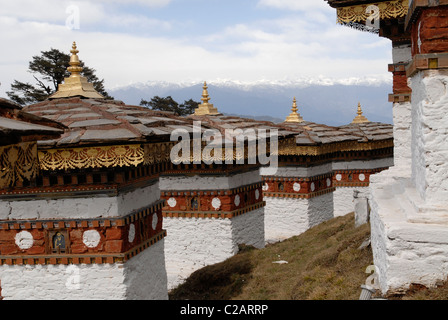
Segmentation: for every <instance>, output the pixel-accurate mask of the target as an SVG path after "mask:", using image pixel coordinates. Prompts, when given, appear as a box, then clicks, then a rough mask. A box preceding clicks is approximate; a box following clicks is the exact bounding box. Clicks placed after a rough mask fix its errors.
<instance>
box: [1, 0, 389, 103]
mask: <svg viewBox="0 0 448 320" xmlns="http://www.w3.org/2000/svg"><path fill="white" fill-rule="evenodd" d="M73 10H74V11H73ZM74 17H76V22H78V23H79V25H75V24H73V22H74V21H75V19H74ZM73 26H75V27H73ZM0 28H1V30H2V32H1V33H0V41H1V43H2V52H1V53H0V57H1V59H0V82H1V84H2V85H1V86H0V96H5V94H4V92H5V91H7V90H9V89H10V83H11V82H12V81H13V80H14V79H18V80H21V81H30V82H32V80H33V79H32V77H31V75H30V74H28V73H27V72H26V70H27V68H28V62H29V61H30V60H31V57H32V56H33V55H38V54H39V53H40V51H43V50H49V49H50V48H57V49H59V50H64V51H66V52H67V53H68V52H69V51H70V48H71V43H72V41H76V42H77V44H78V49H79V50H80V53H79V56H80V58H81V59H82V60H84V61H85V62H86V64H87V65H89V66H91V67H93V68H95V69H96V70H97V75H98V76H99V77H100V78H104V79H105V85H106V88H115V87H119V86H126V85H129V84H133V83H144V82H147V81H168V82H195V81H197V82H201V81H205V80H207V81H208V82H209V83H213V81H219V80H223V79H225V80H235V81H241V82H247V83H250V82H255V81H276V82H279V81H280V82H281V81H286V80H296V79H309V80H315V79H332V80H340V81H342V80H347V79H352V80H353V79H360V78H369V79H375V80H381V81H383V80H385V81H390V79H391V75H390V74H389V73H388V72H387V64H388V63H391V60H392V58H391V44H390V41H389V40H387V39H382V38H380V37H378V36H377V35H373V34H368V33H364V32H359V31H355V30H351V29H349V28H346V27H342V26H339V25H337V24H336V12H335V10H334V9H332V8H330V7H329V6H328V5H327V4H326V2H325V1H324V0H239V1H236V0H96V1H87V0H79V1H66V0H39V1H35V0H14V1H12V0H0Z"/></svg>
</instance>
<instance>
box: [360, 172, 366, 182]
mask: <svg viewBox="0 0 448 320" xmlns="http://www.w3.org/2000/svg"><path fill="white" fill-rule="evenodd" d="M364 180H366V176H365V175H364V174H363V173H361V174H360V175H359V181H364Z"/></svg>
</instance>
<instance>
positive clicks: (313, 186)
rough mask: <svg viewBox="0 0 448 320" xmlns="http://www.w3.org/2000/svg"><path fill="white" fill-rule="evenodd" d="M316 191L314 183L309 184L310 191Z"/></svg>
mask: <svg viewBox="0 0 448 320" xmlns="http://www.w3.org/2000/svg"><path fill="white" fill-rule="evenodd" d="M314 189H316V186H315V185H314V182H311V191H314Z"/></svg>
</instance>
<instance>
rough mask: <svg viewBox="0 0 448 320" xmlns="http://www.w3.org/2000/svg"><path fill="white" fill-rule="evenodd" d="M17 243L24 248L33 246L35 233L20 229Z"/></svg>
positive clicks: (16, 238) (16, 239) (16, 237)
mask: <svg viewBox="0 0 448 320" xmlns="http://www.w3.org/2000/svg"><path fill="white" fill-rule="evenodd" d="M15 241H16V245H17V246H18V247H19V248H20V249H23V250H26V249H29V248H31V247H32V246H33V243H34V239H33V235H32V234H31V233H29V232H28V231H20V232H19V233H17V234H16V236H15Z"/></svg>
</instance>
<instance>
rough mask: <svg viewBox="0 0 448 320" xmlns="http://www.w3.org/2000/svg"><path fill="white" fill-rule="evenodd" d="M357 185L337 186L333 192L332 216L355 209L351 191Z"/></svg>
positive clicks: (356, 188) (344, 213) (355, 188)
mask: <svg viewBox="0 0 448 320" xmlns="http://www.w3.org/2000/svg"><path fill="white" fill-rule="evenodd" d="M358 189H359V187H337V188H336V190H335V191H334V192H333V201H334V216H335V217H340V216H345V215H346V214H348V213H350V212H353V211H354V210H355V202H354V201H353V191H355V190H358Z"/></svg>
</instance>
